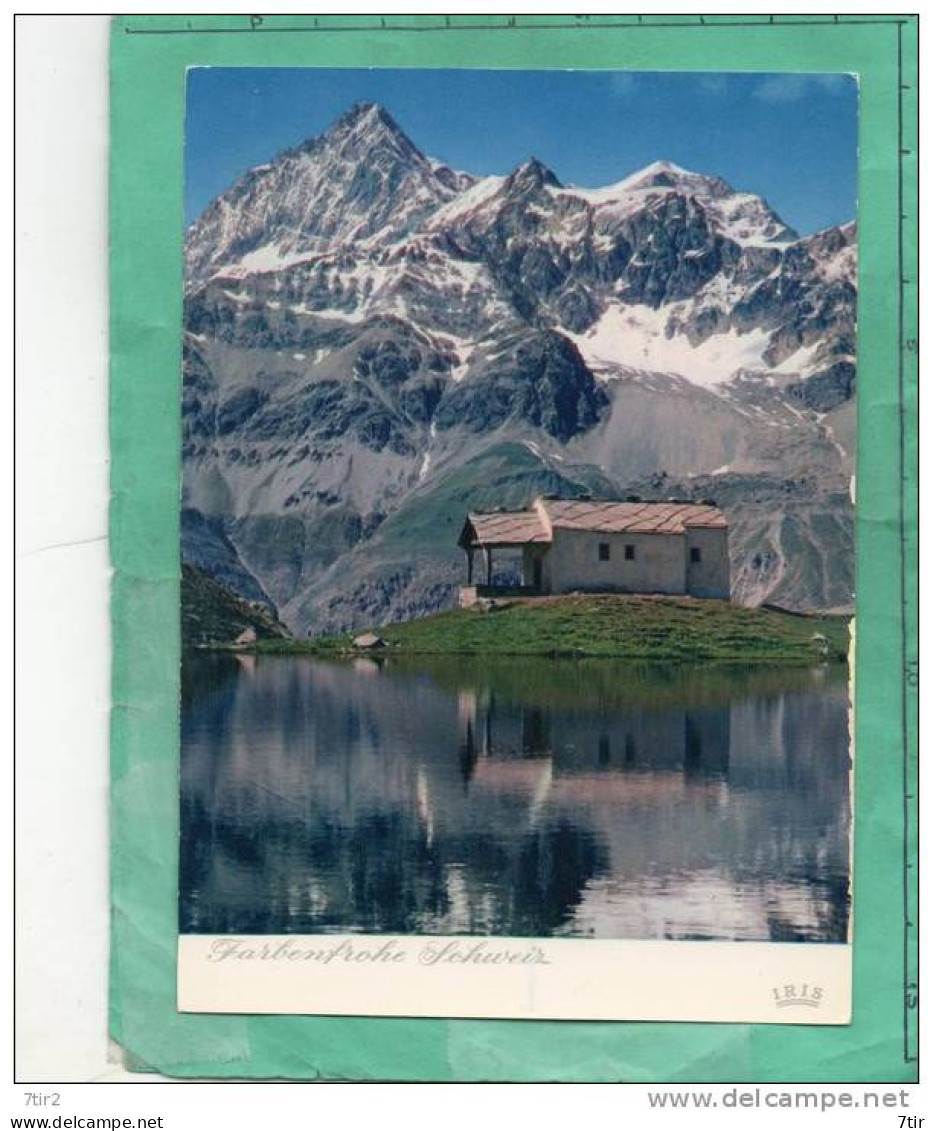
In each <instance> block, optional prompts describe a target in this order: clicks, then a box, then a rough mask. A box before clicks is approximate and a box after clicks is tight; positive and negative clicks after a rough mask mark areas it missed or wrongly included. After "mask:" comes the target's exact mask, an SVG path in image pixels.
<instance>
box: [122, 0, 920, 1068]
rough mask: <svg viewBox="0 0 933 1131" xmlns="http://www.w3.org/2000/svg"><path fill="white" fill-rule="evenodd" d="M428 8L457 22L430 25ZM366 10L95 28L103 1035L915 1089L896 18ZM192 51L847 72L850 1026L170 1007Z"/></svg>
mask: <svg viewBox="0 0 933 1131" xmlns="http://www.w3.org/2000/svg"><path fill="white" fill-rule="evenodd" d="M447 19H449V22H450V24H451V25H452V26H445V20H447ZM384 21H385V23H386V24H388V25H389V26H387V27H383V26H381V25H380V17H378V16H358V17H353V16H342V17H341V16H321V17H319V18H318V19H317V20H315V19H314V18H313V17H304V16H280V17H266V18H265V20H264V22H263V23H262V24H261V26H260V27H259V28H258V29H256V30H253V29H252V27H251V21H250V18H249V17H246V16H230V17H210V16H208V17H189V18H185V17H159V16H136V17H120V18H117V19H115V20H114V23H113V29H112V50H111V95H112V102H111V147H112V151H111V182H110V192H111V197H110V209H111V298H110V303H111V327H110V331H111V455H112V489H113V499H112V506H111V527H110V536H111V552H112V559H113V566H114V580H113V600H112V609H113V638H114V661H113V716H112V752H111V757H112V770H111V773H112V797H111V836H112V849H111V869H112V881H111V882H112V929H111V979H110V1025H111V1032H112V1035H113V1038H114V1040H116V1041H117V1042H118V1043H119V1044H120V1045H122V1046H123V1048H124V1049H125V1050H126V1051H127V1054H128V1058H129V1062H130V1064H132V1065H133V1066H134V1067H137V1068H139V1069H140V1070H143V1071H157V1072H161V1073H165V1074H169V1075H174V1076H184V1077H200V1078H205V1077H207V1078H221V1077H226V1078H241V1079H243V1078H276V1077H278V1078H292V1079H358V1080H433V1081H453V1080H515V1081H518V1080H526V1081H531V1080H568V1081H569V1080H581V1081H643V1082H651V1081H659V1082H696V1083H698V1082H706V1081H710V1082H768V1081H782V1082H806V1081H835V1082H844V1081H871V1082H882V1081H913V1080H915V1079H916V1078H917V1070H916V1061H915V1004H914V1003H915V995H914V994H913V992H912V985H913V983H915V979H916V958H915V950H914V942H913V938H912V932H911V931H910V929H908V928H905V919H906V918H908V917H910V916H914V917H915V910H914V909H915V907H916V891H915V886H914V883H913V877H915V875H916V872H915V868H916V842H915V829H916V820H915V809H914V806H915V801H914V800H913V798H912V797H910V796H909V795H913V794H914V793H915V789H914V788H913V787H914V783H915V779H916V762H915V756H916V744H915V743H916V733H915V729H914V721H915V719H916V691H915V681H916V667H915V657H916V635H915V626H916V615H915V608H916V604H915V601H916V568H915V562H916V486H915V485H916V455H917V453H916V443H917V440H916V352H915V351H916V343H915V341H913V340H912V339H914V338H915V337H916V324H917V314H916V306H915V298H914V296H915V293H916V292H915V289H914V280H915V278H916V274H915V272H916V203H917V188H916V151H915V138H916V105H917V102H916V63H917V23H916V17H912V16H907V17H896V16H884V17H871V16H864V17H861V16H843V17H831V16H813V17H800V16H775V17H773V18H772V17H768V16H709V17H699V16H683V17H677V16H660V15H656V16H645V17H643V18H640V17H638V16H593V17H589V18H587V17H574V16H517V17H508V16H476V17H469V16H451V17H443V16H424V17H421V16H387V17H384ZM211 65H216V66H225V67H235V66H243V67H313V66H321V67H367V66H380V67H474V68H512V69H519V68H529V69H531V68H534V69H545V68H581V69H629V68H632V69H644V70H692V71H698V70H700V71H702V70H710V71H735V70H742V71H769V72H773V71H775V70H791V71H845V72H850V73H856V74H858V76H859V81H860V125H859V138H860V151H859V217H858V218H859V230H860V240H859V245H860V246H859V259H860V265H859V276H860V294H859V317H858V337H859V369H858V380H859V390H858V414H859V424H858V437H859V442H858V508H857V509H858V514H857V579H858V580H857V623H858V628H857V666H856V694H855V700H856V704H857V709H856V716H855V717H856V750H857V753H856V774H855V797H856V805H855V810H856V821H855V878H854V912H855V913H854V946H855V976H854V1012H853V1021H852V1024H851V1025H849V1026H843V1027H829V1026H827V1027H816V1026H813V1027H811V1026H793V1025H788V1026H783V1025H760V1026H755V1025H722V1024H718V1025H714V1024H680V1023H677V1024H675V1023H669V1024H664V1023H661V1024H659V1023H651V1024H646V1023H630V1022H616V1023H604V1022H598V1023H597V1022H583V1021H581V1022H543V1021H533V1022H532V1021H469V1020H430V1019H387V1018H329V1017H306V1016H289V1017H285V1016H211V1015H198V1016H195V1015H190V1014H187V1015H184V1014H179V1013H178V1012H176V1009H175V946H176V900H177V844H178V802H179V794H178V749H179V660H180V635H179V483H180V466H179V462H180V436H181V428H180V404H181V398H180V380H181V334H180V327H181V318H182V239H183V211H182V190H183V146H184V110H185V107H184V97H185V71H186V68H188V67H191V66H211ZM899 217H903V219H899ZM900 279H903V280H905V282H904V283H903V285H901V284H899V280H900ZM902 344H903V347H904V348H902ZM905 863H906V864H907V865H910V867H909V868H905ZM698 976H701V975H698ZM905 988H906V989H908V990H910V992H909V993H908V996H907V998H906V999H905Z"/></svg>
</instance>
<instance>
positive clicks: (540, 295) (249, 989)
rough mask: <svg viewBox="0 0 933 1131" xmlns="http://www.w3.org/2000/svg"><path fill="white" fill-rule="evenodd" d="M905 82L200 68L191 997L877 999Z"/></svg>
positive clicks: (689, 1002) (368, 1008)
mask: <svg viewBox="0 0 933 1131" xmlns="http://www.w3.org/2000/svg"><path fill="white" fill-rule="evenodd" d="M858 104H859V88H858V82H857V79H856V77H855V76H853V75H850V74H842V73H813V74H767V73H765V74H762V73H758V74H750V73H745V74H740V73H732V72H726V71H720V72H714V73H702V74H701V73H695V72H662V71H657V72H652V71H642V72H634V71H583V70H574V71H561V70H549V71H543V70H542V71H535V70H529V71H514V70H508V71H507V70H492V69H483V70H480V69H474V70H458V69H453V68H446V69H433V70H418V69H396V70H393V69H385V70H380V71H374V70H369V69H353V68H347V69H343V70H335V69H330V68H325V67H301V68H261V67H229V66H218V67H194V68H191V69H190V70H189V71H188V73H187V84H186V105H185V194H186V197H185V204H186V223H187V229H186V234H185V271H184V324H183V362H182V366H183V368H182V380H181V397H182V405H181V439H180V443H181V459H182V489H181V514H180V555H181V562H182V576H181V604H182V648H183V652H182V667H181V697H182V704H181V720H180V727H181V747H180V749H181V754H180V757H181V771H180V797H179V806H180V845H179V892H178V915H179V948H178V1004H179V1009H180V1010H182V1011H183V1012H203V1013H260V1014H261V1013H273V1014H275V1013H309V1014H363V1015H395V1016H425V1017H480V1018H482V1017H488V1018H496V1017H509V1018H525V1019H555V1018H570V1019H604V1020H622V1019H628V1020H667V1021H678V1020H680V1021H715V1022H728V1021H734V1022H761V1023H766V1024H792V1025H810V1024H815V1025H841V1024H846V1023H847V1022H848V1021H849V1018H850V1009H851V965H852V958H851V939H852V932H853V917H854V915H857V913H858V906H857V904H855V905H853V889H852V883H851V880H852V869H851V859H852V845H853V809H852V803H851V796H852V793H851V782H852V774H853V755H854V753H855V749H854V741H853V738H854V736H853V729H852V708H853V703H852V693H851V689H852V674H853V667H852V664H853V657H854V650H853V649H854V643H853V640H854V637H853V615H854V609H855V556H854V494H853V490H854V487H853V484H854V479H853V477H854V472H855V453H856V411H855V404H856V402H855V390H856V383H857V361H856V354H857V328H856V302H857V281H858V272H857V263H858V255H857V252H858V231H857V226H856V219H857V211H858V209H857V196H856V172H857V134H858Z"/></svg>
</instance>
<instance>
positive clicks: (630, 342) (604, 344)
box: [567, 306, 770, 389]
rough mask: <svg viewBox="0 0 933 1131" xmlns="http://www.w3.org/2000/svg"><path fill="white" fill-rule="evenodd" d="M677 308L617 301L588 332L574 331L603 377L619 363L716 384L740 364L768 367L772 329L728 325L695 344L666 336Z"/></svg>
mask: <svg viewBox="0 0 933 1131" xmlns="http://www.w3.org/2000/svg"><path fill="white" fill-rule="evenodd" d="M672 313H673V310H672V308H671V307H663V306H662V307H659V308H658V309H657V310H652V309H651V308H650V307H648V306H613V307H610V309H609V310H607V311H606V312H605V313H604V314H603V315H602V317H601V318H600V319H599V321H598V322H597V323H596V324H595V325H594V326H593V327H592V329H590V330H588V331H587V332H586V333H585V334H570V333H568V335H567V336H568V337H569V338H571V340H572V341H573V342H574V343H575V345H576V346H577V348H578V349H579V350H580V353H581V354H582V355H583V358H584V360H585V361H586V362H587V364H589V365H590V366H591V367H592V368H593V370H594V372H596V373H598V374H599V375H600V376H605V377H611V376H612V375H613V371H614V370H615V369H616V368H617V367H619V366H623V367H627V368H630V369H644V370H650V371H653V372H659V373H676V374H678V375H680V376H682V377H685V378H686V379H687V380H688V381H690V382H692V383H693V384H695V385H699V386H701V387H702V388H707V389H709V388H713V387H715V386H716V385H720V384H722V383H724V382H726V381H728V380H730V378H731V377H732V376H733V374H734V373H735V372H736V371H737V370H740V369H758V368H766V367H765V366H764V363H763V361H762V357H763V354H764V351H765V350H766V349H767V346H768V342H769V340H770V334H769V333H768V332H767V331H766V330H750V331H748V332H747V333H745V334H740V333H739V332H738V331H736V330H734V329H730V330H729V331H728V332H727V333H725V334H713V335H711V336H710V337H708V338H706V340H705V341H703V342H701V343H700V344H698V345H696V346H694V345H691V344H690V341H689V340H688V339H687V338H686V336H684V335H677V336H675V337H668V336H667V334H666V328H667V325H668V322H669V320H670V317H671V314H672Z"/></svg>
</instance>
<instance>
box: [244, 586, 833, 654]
mask: <svg viewBox="0 0 933 1131" xmlns="http://www.w3.org/2000/svg"><path fill="white" fill-rule="evenodd" d="M377 631H378V633H379V635H380V636H381V637H382V638H383V640H385V642H386V645H387V650H388V651H391V652H392V653H398V654H400V655H418V654H435V655H437V654H466V655H489V656H497V655H498V656H508V655H512V656H618V657H626V658H631V659H640V660H656V661H663V662H667V663H670V662H694V661H698V660H722V661H741V662H745V663H767V662H780V663H812V662H814V661H815V660H819V659H822V658H823V656H824V654H825V656H826V658H828V659H831V660H836V661H839V660H844V659H845V658H846V655H847V653H848V639H849V634H848V618H845V617H828V616H802V615H798V614H795V613H786V612H782V611H779V610H777V609H765V608H760V609H747V608H739V607H738V606H735V605H731V604H729V603H728V602H727V601H700V600H696V599H693V598H689V597H666V598H659V597H624V596H567V597H551V598H545V599H538V600H532V601H518V600H516V601H510V602H504V603H503V604H502V605H500V606H497V607H495V608H493V609H491V610H490V611H488V612H482V611H479V610H477V609H468V610H462V609H458V610H455V611H453V612H447V613H438V614H436V615H434V616H428V617H423V618H422V619H420V620H413V621H408V622H406V623H404V624H394V625H386V626H385V627H381V628H378V630H377ZM814 636H818V637H825V641H826V643H825V644H824V643H823V642H822V641H821V640H819V639H814ZM261 647H262V650H263V651H307V652H314V651H318V652H321V651H330V652H333V651H344V650H349V649H352V637H351V636H349V635H348V636H340V637H332V638H329V639H325V640H319V641H315V642H309V643H298V642H291V641H282V642H279V641H268V642H266V643H264V644H263V645H261Z"/></svg>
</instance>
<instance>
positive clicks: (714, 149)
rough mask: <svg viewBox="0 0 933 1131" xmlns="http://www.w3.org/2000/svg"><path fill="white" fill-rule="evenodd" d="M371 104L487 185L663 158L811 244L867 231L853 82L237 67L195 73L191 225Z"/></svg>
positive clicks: (630, 166)
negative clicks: (257, 173)
mask: <svg viewBox="0 0 933 1131" xmlns="http://www.w3.org/2000/svg"><path fill="white" fill-rule="evenodd" d="M362 100H370V101H375V102H381V103H382V104H383V105H384V106H385V107H386V109H387V110H388V111H389V112H390V113H391V114H392V116H393V117H394V118H395V119H396V120H397V121H398V123H399V125H401V127H402V128H403V129H404V130H405V132H406V133H407V134H408V136H409V137H410V138H411V139H412V141H413V142H414V143H415V144H416V145H417V146H418V147H419V148H420V149H421V150H422V151H423V152H425V153H427V154H429V155H431V156H432V157H437V158H439V159H441V160H443V161H446V162H448V163H449V164H451V165H453V166H454V168H457V169H466V170H468V171H469V172H472V173H479V174H488V173H507V172H509V171H510V170H511V169H514V168H515V166H516V165H518V164H520V163H521V162H522V161H524V160H525V159H526V158H527V157H529V156H531V155H534V156H536V157H538V158H540V159H541V160H542V161H544V162H545V164H547V165H549V166H550V167H551V168H552V169H553V170H554V172H555V173H556V174H557V176H558V177H559V178H560V179H561V180H562V181H563V182H564V183H565V184H577V185H584V186H587V187H595V186H598V185H604V184H609V183H611V182H613V181H617V180H619V179H620V178H622V177H624V176H627V175H628V174H629V173H631V172H633V171H634V170H636V169H638V168H641V167H643V166H644V165H647V164H650V162H652V161H656V160H659V159H662V158H663V159H666V160H669V161H674V162H675V163H676V164H678V165H682V166H684V167H685V168H687V169H692V170H695V171H696V172H702V173H715V174H717V175H719V176H721V177H725V179H726V180H727V181H729V182H730V183H731V184H732V185H734V186H735V187H736V188H738V189H742V190H745V191H749V192H755V193H758V194H759V195H761V196H764V197H765V198H766V199H767V200H768V202H769V203H770V204H771V205H772V207H773V208H775V209H776V210H777V212H778V213H779V214H780V215H781V217H782V218H783V219H784V221H785V222H786V223H788V224H790V225H791V226H792V227H795V228H796V229H797V230H798V231H799V232H800V233H801V234H806V233H809V232H813V231H817V230H818V229H820V228H824V227H827V226H829V225H831V224H839V223H844V222H845V221H847V220H851V219H852V218H853V217H854V215H855V208H856V144H857V104H858V93H857V84H856V81H855V79H854V78H852V77H849V76H844V75H787V74H785V75H779V74H772V75H762V74H758V75H752V74H724V73H709V74H698V73H691V74H686V73H673V72H633V71H614V72H613V71H476V70H434V71H431V70H336V69H319V68H306V69H300V70H291V69H271V68H263V69H254V68H226V67H225V68H202V69H198V70H193V71H191V72H189V76H188V105H187V123H186V185H185V212H186V220H187V221H188V222H190V221H191V220H193V219H194V218H195V217H196V216H197V215H198V214H199V213H200V212H201V210H202V209H203V208H204V207H205V205H206V204H207V203H208V202H209V201H210V200H211V199H212V198H213V197H215V196H216V195H218V194H219V193H221V192H223V191H224V189H226V188H228V187H229V186H230V185H231V184H232V183H233V182H234V181H235V180H236V179H237V177H239V176H240V174H241V173H243V172H245V171H246V169H248V168H250V167H251V166H253V165H259V164H262V163H264V162H266V161H268V160H270V159H271V158H272V157H273V156H274V155H275V154H276V153H278V152H279V151H280V150H282V149H286V148H288V147H289V146H292V145H295V144H297V143H298V142H300V141H302V140H303V139H305V138H307V137H312V136H314V135H316V134H319V133H321V132H322V131H323V130H325V129H326V128H327V126H328V125H329V124H330V123H331V122H332V121H333V120H334V119H335V118H337V117H339V115H340V114H342V113H343V111H344V110H346V109H347V108H348V107H349V106H350V105H352V103H354V102H359V101H362Z"/></svg>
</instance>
